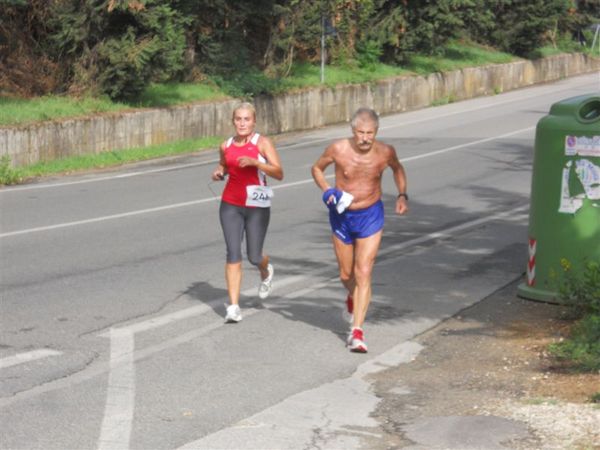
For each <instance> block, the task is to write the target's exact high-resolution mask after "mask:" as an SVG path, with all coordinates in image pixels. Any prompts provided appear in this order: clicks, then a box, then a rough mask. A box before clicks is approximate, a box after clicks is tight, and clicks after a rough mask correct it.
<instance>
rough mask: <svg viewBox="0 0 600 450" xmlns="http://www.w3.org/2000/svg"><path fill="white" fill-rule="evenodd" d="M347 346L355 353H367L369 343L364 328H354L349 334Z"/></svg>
mask: <svg viewBox="0 0 600 450" xmlns="http://www.w3.org/2000/svg"><path fill="white" fill-rule="evenodd" d="M346 346H347V347H348V348H349V349H350V351H351V352H354V353H367V344H366V343H365V337H364V334H363V330H361V329H360V328H353V329H352V331H350V334H349V335H348V339H347V341H346Z"/></svg>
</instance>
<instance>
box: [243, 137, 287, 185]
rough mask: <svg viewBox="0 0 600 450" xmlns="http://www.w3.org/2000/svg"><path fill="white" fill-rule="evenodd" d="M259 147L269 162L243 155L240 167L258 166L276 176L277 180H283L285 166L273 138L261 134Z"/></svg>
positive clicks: (271, 175) (268, 173) (273, 176)
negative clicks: (282, 165)
mask: <svg viewBox="0 0 600 450" xmlns="http://www.w3.org/2000/svg"><path fill="white" fill-rule="evenodd" d="M258 149H259V150H260V154H261V155H262V156H263V157H264V158H265V159H266V160H267V162H266V163H263V162H260V161H259V160H258V159H254V158H249V157H247V156H241V157H239V158H238V162H239V164H240V167H247V166H256V167H257V168H258V169H259V170H261V171H263V172H264V173H266V174H267V175H268V176H270V177H272V178H275V179H276V180H283V168H282V167H281V161H280V159H279V153H277V149H275V146H274V145H273V142H271V139H269V138H267V137H265V136H261V137H260V138H259V140H258Z"/></svg>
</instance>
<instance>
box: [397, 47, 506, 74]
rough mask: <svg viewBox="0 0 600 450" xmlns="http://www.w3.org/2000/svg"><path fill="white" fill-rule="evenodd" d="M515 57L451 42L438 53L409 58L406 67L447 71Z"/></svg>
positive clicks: (431, 71)
mask: <svg viewBox="0 0 600 450" xmlns="http://www.w3.org/2000/svg"><path fill="white" fill-rule="evenodd" d="M516 59H517V58H515V57H514V56H512V55H510V54H508V53H503V52H499V51H496V50H492V49H488V48H486V47H482V46H479V45H475V44H464V43H460V42H451V43H449V44H448V45H447V46H446V47H444V49H443V50H442V52H441V54H440V55H433V56H423V55H416V56H413V57H412V58H410V61H409V63H408V64H407V66H406V68H407V69H408V70H411V71H412V72H414V73H418V74H420V75H426V74H429V73H434V72H448V71H452V70H459V69H464V68H465V67H477V66H484V65H487V64H504V63H508V62H511V61H515V60H516Z"/></svg>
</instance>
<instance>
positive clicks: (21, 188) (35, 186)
mask: <svg viewBox="0 0 600 450" xmlns="http://www.w3.org/2000/svg"><path fill="white" fill-rule="evenodd" d="M217 162H219V160H218V159H212V160H209V161H203V162H197V163H188V164H178V165H176V166H169V167H161V168H160V169H149V170H141V171H137V172H125V173H119V174H117V175H110V176H106V177H98V178H88V179H86V180H77V181H65V182H62V183H43V184H28V185H25V186H15V187H9V188H5V189H3V190H0V194H2V193H10V192H19V191H29V190H32V189H46V188H55V187H64V186H72V185H74V184H85V183H95V182H96V181H109V180H118V179H120V178H130V177H137V176H140V175H149V174H153V173H160V172H169V171H172V170H180V169H187V168H189V167H196V166H205V165H207V164H214V163H217Z"/></svg>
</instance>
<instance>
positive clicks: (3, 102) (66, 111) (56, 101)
mask: <svg viewBox="0 0 600 450" xmlns="http://www.w3.org/2000/svg"><path fill="white" fill-rule="evenodd" d="M128 108H130V106H128V105H125V104H123V103H116V102H112V101H110V100H108V99H104V98H91V97H87V98H81V99H76V98H71V97H66V96H64V97H63V96H44V97H37V98H33V99H19V98H8V97H0V125H27V124H30V123H34V122H42V121H45V120H54V119H61V118H67V117H78V116H85V115H89V114H94V113H104V112H111V111H123V110H126V109H128Z"/></svg>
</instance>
